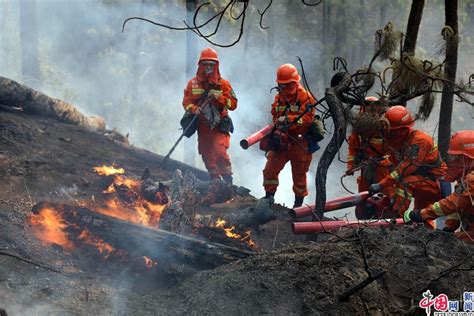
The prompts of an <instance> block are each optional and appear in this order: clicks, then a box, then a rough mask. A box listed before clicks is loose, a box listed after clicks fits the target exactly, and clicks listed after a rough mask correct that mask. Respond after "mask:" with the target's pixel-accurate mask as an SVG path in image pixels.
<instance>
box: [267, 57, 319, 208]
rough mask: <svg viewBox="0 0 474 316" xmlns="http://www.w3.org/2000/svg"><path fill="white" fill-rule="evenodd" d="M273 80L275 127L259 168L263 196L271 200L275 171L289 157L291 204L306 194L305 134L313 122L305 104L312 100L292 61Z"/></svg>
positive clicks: (275, 184)
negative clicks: (275, 90)
mask: <svg viewBox="0 0 474 316" xmlns="http://www.w3.org/2000/svg"><path fill="white" fill-rule="evenodd" d="M276 81H277V83H278V90H279V93H278V94H277V95H276V96H275V100H274V102H273V104H272V117H273V123H274V124H275V130H274V132H273V133H272V134H271V135H269V136H268V139H267V140H268V141H267V144H268V148H267V149H266V151H268V156H267V163H266V165H265V169H264V170H263V186H264V188H265V192H266V195H265V198H267V199H270V200H273V197H274V195H275V192H276V190H277V187H278V174H279V173H280V171H281V170H282V169H283V167H284V166H285V164H286V163H287V162H288V161H290V162H291V173H292V175H293V192H294V193H295V203H294V206H293V207H298V206H301V205H302V204H303V199H304V197H305V196H306V195H308V188H307V185H306V173H307V172H308V169H309V165H310V163H311V158H312V152H313V151H314V150H312V149H311V148H310V147H311V146H309V144H310V142H311V139H310V138H309V137H308V136H310V135H311V134H312V132H311V131H312V130H314V126H315V125H314V123H313V120H314V117H315V116H314V114H315V110H314V108H313V107H309V105H311V104H314V98H313V97H312V96H311V95H310V94H309V93H308V92H307V91H306V90H305V89H304V88H303V86H301V85H300V83H299V81H300V76H299V74H298V71H297V69H296V67H295V66H293V65H292V64H284V65H281V66H280V67H278V70H277V80H276ZM262 142H263V140H262ZM262 144H263V143H261V144H260V145H261V148H262ZM262 149H263V148H262Z"/></svg>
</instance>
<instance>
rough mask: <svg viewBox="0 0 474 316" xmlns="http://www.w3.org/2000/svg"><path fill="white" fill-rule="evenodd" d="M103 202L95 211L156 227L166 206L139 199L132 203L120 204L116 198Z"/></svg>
mask: <svg viewBox="0 0 474 316" xmlns="http://www.w3.org/2000/svg"><path fill="white" fill-rule="evenodd" d="M105 204H106V206H105V207H101V208H97V209H96V211H97V212H98V213H102V214H104V215H108V216H112V217H116V218H120V219H121V220H124V221H128V222H131V223H134V224H141V225H144V226H150V227H158V224H159V222H160V218H161V213H163V210H164V209H165V207H166V205H160V204H152V203H150V202H148V201H144V200H141V199H140V200H139V201H137V202H136V203H134V204H133V205H122V203H121V202H120V201H117V200H107V201H106V202H105Z"/></svg>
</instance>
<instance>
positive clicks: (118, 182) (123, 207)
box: [94, 166, 166, 227]
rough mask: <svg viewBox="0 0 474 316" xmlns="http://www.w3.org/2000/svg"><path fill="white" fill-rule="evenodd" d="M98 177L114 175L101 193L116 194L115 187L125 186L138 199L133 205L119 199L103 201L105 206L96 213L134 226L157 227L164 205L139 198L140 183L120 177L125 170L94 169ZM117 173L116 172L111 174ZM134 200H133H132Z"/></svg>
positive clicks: (110, 168)
mask: <svg viewBox="0 0 474 316" xmlns="http://www.w3.org/2000/svg"><path fill="white" fill-rule="evenodd" d="M94 170H95V171H96V172H97V173H98V174H99V175H109V174H116V176H115V177H114V181H113V183H112V184H111V185H110V186H109V187H108V188H107V189H105V190H104V191H103V193H107V194H111V193H114V192H116V189H115V188H116V187H119V186H125V187H126V188H127V189H129V190H130V192H129V193H130V194H132V195H134V197H135V196H136V197H138V199H136V201H134V202H133V203H125V202H121V201H120V200H119V199H116V198H114V199H111V200H107V201H105V206H104V207H101V208H97V209H96V211H97V212H99V213H102V214H104V215H108V216H112V217H116V218H120V219H121V220H124V221H128V222H131V223H134V224H141V225H144V226H150V227H158V224H159V221H160V218H161V214H162V213H163V211H164V209H165V207H166V205H163V204H154V203H151V202H148V201H146V200H144V199H143V198H142V197H141V196H140V181H139V180H137V179H132V178H128V177H126V176H122V175H120V174H123V173H124V172H125V170H124V169H123V168H120V169H116V168H115V167H114V166H102V167H94ZM111 171H117V172H111ZM133 200H135V199H133Z"/></svg>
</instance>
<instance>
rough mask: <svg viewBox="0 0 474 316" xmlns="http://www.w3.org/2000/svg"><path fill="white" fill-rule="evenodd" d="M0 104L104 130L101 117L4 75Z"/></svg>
mask: <svg viewBox="0 0 474 316" xmlns="http://www.w3.org/2000/svg"><path fill="white" fill-rule="evenodd" d="M0 104H3V105H6V106H9V107H16V108H22V109H23V111H25V112H27V113H32V114H35V115H40V116H46V117H50V118H53V119H56V120H58V121H62V122H66V123H69V124H74V125H80V126H83V127H85V128H87V129H90V130H94V131H104V130H105V121H104V119H103V118H101V117H97V116H90V117H88V116H86V115H84V114H83V113H81V112H80V111H79V110H78V109H77V108H76V107H75V106H74V105H72V104H70V103H67V102H65V101H62V100H59V99H54V98H51V97H49V96H47V95H46V94H44V93H41V92H39V91H36V90H34V89H32V88H30V87H27V86H25V85H22V84H20V83H18V82H16V81H14V80H11V79H8V78H4V77H0Z"/></svg>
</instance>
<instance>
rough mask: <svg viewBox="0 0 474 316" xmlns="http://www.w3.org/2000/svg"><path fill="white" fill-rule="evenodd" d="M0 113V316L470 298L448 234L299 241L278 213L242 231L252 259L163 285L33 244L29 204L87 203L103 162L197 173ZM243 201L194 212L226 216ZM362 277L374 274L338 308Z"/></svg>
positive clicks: (394, 230)
mask: <svg viewBox="0 0 474 316" xmlns="http://www.w3.org/2000/svg"><path fill="white" fill-rule="evenodd" d="M0 110H1V111H0V309H2V308H3V309H5V310H6V312H7V313H8V315H110V314H114V315H131V314H133V315H148V314H149V315H161V314H165V315H176V314H192V315H202V314H205V315H208V314H217V315H224V314H231V315H244V314H245V315H248V314H252V315H253V314H272V315H273V314H275V315H300V314H311V315H318V314H320V315H327V314H335V315H336V314H337V315H341V314H377V315H385V314H394V313H395V314H402V313H405V312H406V313H415V314H416V313H421V314H422V313H424V311H422V310H421V309H416V306H418V302H419V300H421V299H422V293H423V292H424V291H426V290H427V289H429V290H430V291H431V293H433V294H434V295H437V294H440V293H444V294H446V295H448V297H449V298H450V299H458V298H459V296H460V295H461V294H462V293H463V292H464V291H474V270H473V269H474V267H473V262H474V260H473V257H472V253H473V252H474V247H472V246H468V245H466V244H464V243H462V242H461V241H459V240H457V239H456V238H455V237H454V236H452V235H451V234H449V233H445V232H442V231H431V230H428V229H426V228H424V227H420V226H416V227H412V226H403V227H391V228H385V229H381V228H376V229H375V228H372V229H369V228H362V229H359V230H354V229H348V228H346V229H343V230H341V231H339V232H337V235H326V236H324V237H323V236H318V237H320V238H319V240H318V238H311V240H309V239H307V238H305V237H302V236H295V235H293V234H292V232H291V229H290V223H291V218H290V217H289V215H288V209H286V208H285V207H282V206H279V205H274V206H273V209H274V211H275V213H276V215H277V219H276V220H273V221H271V222H269V223H267V224H265V225H262V226H261V227H260V229H259V230H258V231H256V230H253V231H252V239H253V240H254V241H255V242H256V244H257V247H258V248H257V249H256V250H255V255H253V256H251V257H249V258H247V259H243V260H239V261H235V262H232V263H230V264H226V265H223V266H220V267H217V268H215V269H212V270H204V271H200V272H196V273H194V274H193V275H191V276H189V277H186V278H163V276H162V275H160V273H158V271H159V269H160V265H159V263H158V265H157V266H156V267H155V268H153V269H136V268H134V267H131V266H127V265H126V264H117V263H114V264H111V263H109V262H107V260H96V259H94V260H95V261H91V260H84V258H81V256H83V254H81V252H79V251H76V252H67V251H64V249H62V248H61V247H55V246H47V245H44V244H43V243H41V242H40V241H39V240H37V239H36V238H35V237H34V235H33V234H32V231H31V224H30V222H29V220H28V217H29V215H30V214H31V208H32V206H33V205H34V204H36V203H38V202H41V201H49V202H67V203H71V201H75V202H77V203H78V204H79V205H80V204H81V203H82V202H83V201H90V200H94V199H95V198H97V183H98V176H97V175H96V174H95V173H94V172H93V169H92V168H93V167H95V166H100V165H111V164H115V165H117V166H120V167H123V168H124V169H125V170H126V172H127V173H128V174H130V175H133V176H135V177H137V178H139V177H140V175H141V174H142V172H143V170H144V169H145V168H147V167H148V168H150V171H151V176H152V178H153V179H154V180H157V181H164V180H169V179H170V178H171V177H172V174H173V172H174V170H175V169H176V168H180V169H182V170H183V171H186V170H191V171H193V172H194V173H195V174H196V176H198V177H202V178H205V177H206V173H205V172H203V171H200V170H197V169H194V168H192V167H189V166H186V165H184V164H182V163H179V162H176V161H170V163H169V164H167V167H166V170H163V169H160V168H159V167H158V166H159V163H160V161H161V160H162V157H161V156H159V155H155V154H153V153H151V152H148V151H145V150H142V149H138V148H135V147H133V146H129V145H123V144H120V143H118V142H116V141H113V140H111V139H110V138H107V137H105V136H103V135H99V134H97V133H93V132H89V131H87V130H85V129H83V128H81V127H78V126H73V125H68V124H64V123H60V122H57V121H55V120H52V119H48V118H42V117H38V116H32V115H28V114H25V113H23V112H21V111H17V110H12V109H7V108H1V109H0ZM255 200H256V199H254V198H251V199H250V200H246V201H241V200H239V199H235V200H233V201H230V202H229V203H226V204H225V205H211V207H204V206H203V207H202V212H203V213H210V212H211V213H212V212H214V213H219V212H220V213H225V212H235V211H236V210H237V211H238V209H240V208H243V207H244V206H247V205H250V204H252V203H254V201H255ZM321 237H322V238H321ZM364 254H365V256H364ZM364 258H365V260H364ZM364 261H366V262H367V267H366V266H365V264H364ZM33 263H34V264H33ZM35 264H36V265H35ZM38 265H41V267H40V266H38ZM50 268H51V269H53V270H55V271H52V270H51V269H50ZM367 271H369V272H370V274H371V275H372V276H374V275H377V274H379V273H381V274H382V276H381V277H379V278H377V279H376V280H375V281H373V282H371V283H370V284H369V285H368V286H366V287H365V288H363V289H362V290H359V291H357V292H356V293H355V294H353V295H352V296H350V297H349V298H348V299H347V300H344V299H341V295H342V294H343V293H345V292H346V291H347V290H348V289H349V288H351V287H353V286H356V285H358V284H359V283H361V282H362V281H364V280H365V279H367V277H368V272H367Z"/></svg>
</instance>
